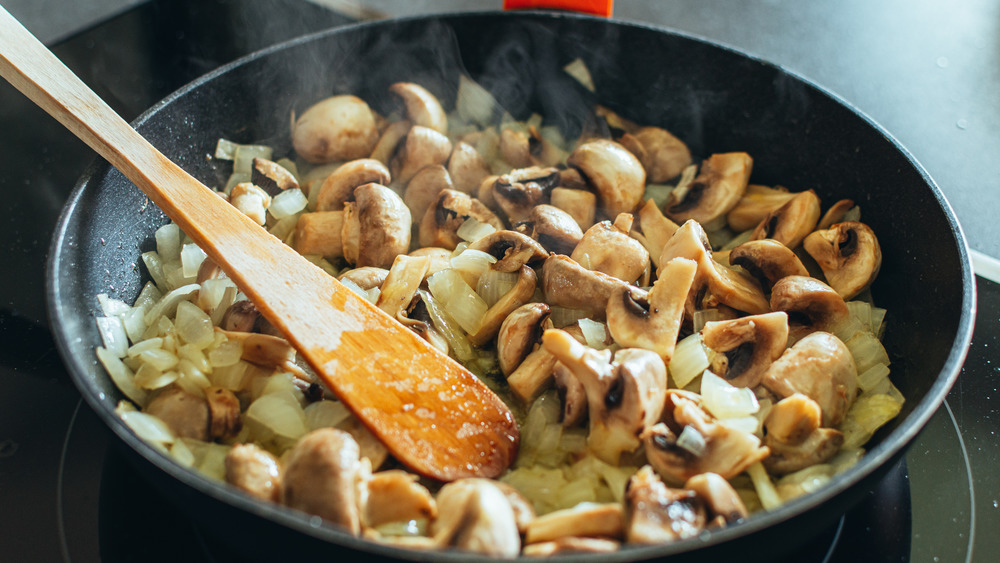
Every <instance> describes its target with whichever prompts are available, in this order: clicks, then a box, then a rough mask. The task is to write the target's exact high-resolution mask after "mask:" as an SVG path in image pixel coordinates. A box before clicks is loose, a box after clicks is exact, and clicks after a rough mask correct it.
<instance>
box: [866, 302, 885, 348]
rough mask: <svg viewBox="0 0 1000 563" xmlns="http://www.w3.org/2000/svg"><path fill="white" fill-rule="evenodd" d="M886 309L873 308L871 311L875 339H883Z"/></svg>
mask: <svg viewBox="0 0 1000 563" xmlns="http://www.w3.org/2000/svg"><path fill="white" fill-rule="evenodd" d="M885 313H886V311H885V309H883V308H881V307H872V310H871V321H870V323H869V324H870V325H871V330H872V334H874V335H875V338H878V339H880V340H881V339H882V335H883V333H884V332H885Z"/></svg>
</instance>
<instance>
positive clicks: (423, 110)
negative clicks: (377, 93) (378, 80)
mask: <svg viewBox="0 0 1000 563" xmlns="http://www.w3.org/2000/svg"><path fill="white" fill-rule="evenodd" d="M389 91H390V92H392V93H393V94H395V95H397V96H399V98H400V99H401V100H402V101H403V105H404V106H405V107H406V116H407V117H408V118H409V120H410V121H412V122H413V124H414V125H420V126H422V127H427V128H429V129H433V130H435V131H437V132H438V133H441V134H447V133H448V116H447V114H445V112H444V108H442V107H441V102H439V101H438V99H437V98H436V97H435V96H434V94H431V93H430V92H428V91H427V89H426V88H424V87H423V86H420V85H419V84H414V83H412V82H397V83H395V84H393V85H392V86H390V87H389Z"/></svg>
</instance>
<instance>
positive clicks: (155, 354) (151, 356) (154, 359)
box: [138, 348, 179, 371]
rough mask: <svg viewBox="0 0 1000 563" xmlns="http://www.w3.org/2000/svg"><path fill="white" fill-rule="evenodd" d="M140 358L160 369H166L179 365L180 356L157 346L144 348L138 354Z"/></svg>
mask: <svg viewBox="0 0 1000 563" xmlns="http://www.w3.org/2000/svg"><path fill="white" fill-rule="evenodd" d="M138 358H139V360H141V361H143V362H145V363H147V364H150V365H152V366H153V367H155V368H156V369H158V370H160V371H166V370H168V369H170V368H172V367H174V366H176V365H177V362H178V361H179V358H178V357H177V355H176V354H174V353H172V352H169V351H167V350H164V349H163V348H155V349H152V350H144V351H143V352H141V353H140V354H139V356H138Z"/></svg>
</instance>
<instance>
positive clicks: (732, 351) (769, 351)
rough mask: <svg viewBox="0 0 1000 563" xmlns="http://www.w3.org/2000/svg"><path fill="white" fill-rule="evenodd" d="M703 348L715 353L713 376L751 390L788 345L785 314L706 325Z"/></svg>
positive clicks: (708, 323) (753, 316)
mask: <svg viewBox="0 0 1000 563" xmlns="http://www.w3.org/2000/svg"><path fill="white" fill-rule="evenodd" d="M701 335H702V338H703V339H704V342H705V346H707V347H708V348H709V349H711V350H714V351H715V352H717V353H716V355H715V361H714V362H713V365H712V371H713V373H716V374H718V375H720V376H722V377H723V378H725V379H726V381H728V382H729V383H730V385H733V386H736V387H747V388H750V389H753V388H755V387H757V385H759V384H760V380H761V378H762V377H763V376H764V373H765V372H766V371H767V369H768V368H769V367H770V366H771V363H772V362H773V361H774V360H776V359H778V358H779V357H780V356H781V353H782V352H784V351H785V344H786V342H788V315H786V314H785V313H782V312H777V313H765V314H763V315H751V316H746V317H740V318H738V319H733V320H726V321H714V322H707V323H705V326H704V328H702V329H701Z"/></svg>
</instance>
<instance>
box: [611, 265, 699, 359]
mask: <svg viewBox="0 0 1000 563" xmlns="http://www.w3.org/2000/svg"><path fill="white" fill-rule="evenodd" d="M697 269H698V265H697V264H696V263H695V262H693V261H691V260H687V259H684V258H675V259H674V260H671V262H670V263H669V264H667V265H666V266H665V267H664V268H663V271H662V273H661V274H660V277H659V279H657V280H656V282H655V283H654V284H653V288H652V289H651V290H650V291H649V293H646V292H645V291H643V290H641V289H639V288H636V287H631V286H620V287H618V288H615V290H614V293H613V294H612V295H611V298H610V299H609V300H608V307H607V317H608V330H609V331H610V332H611V336H612V337H613V338H614V340H615V342H616V343H618V345H619V346H622V347H624V348H629V347H635V348H644V349H646V350H651V351H653V352H656V354H658V355H659V356H660V358H662V359H663V361H664V362H668V361H670V358H671V356H673V354H674V346H675V345H676V344H677V336H678V334H680V329H681V323H682V321H683V320H684V304H685V302H686V301H687V296H688V293H689V292H690V290H691V284H692V283H693V282H694V278H695V274H696V273H697Z"/></svg>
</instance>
